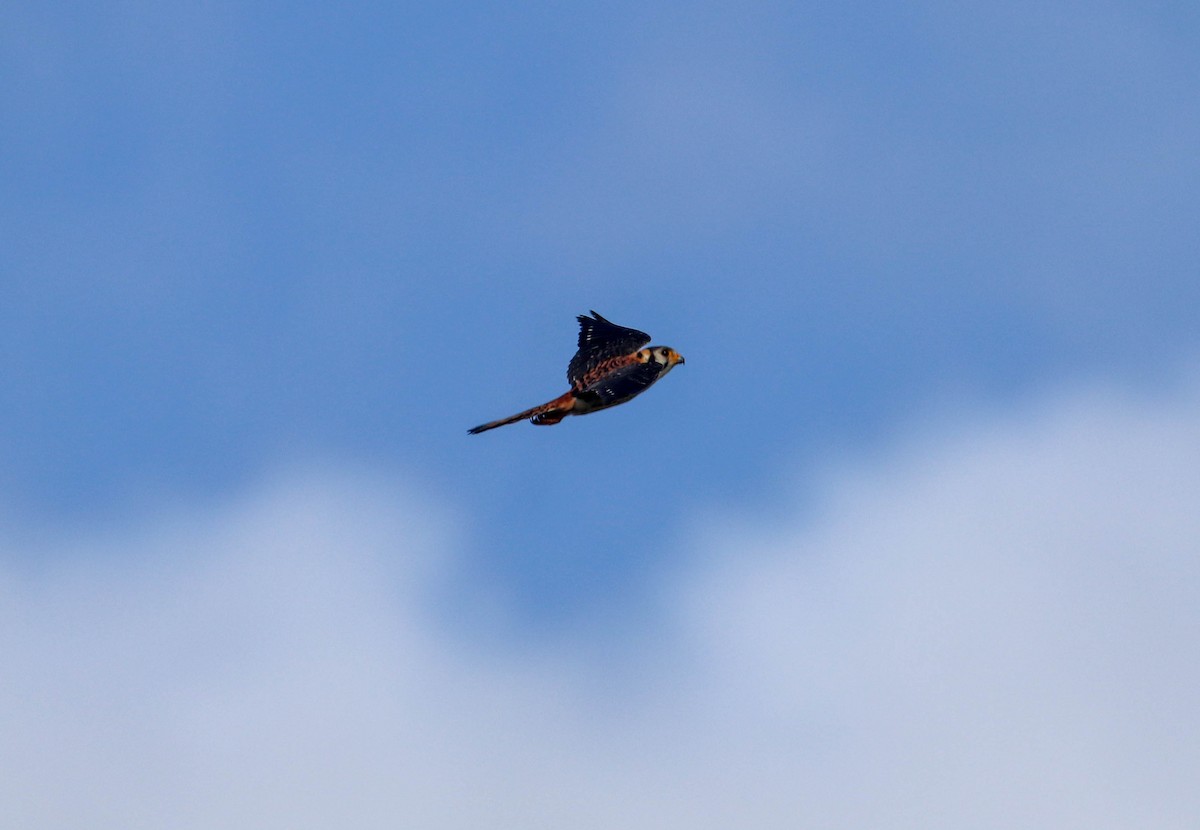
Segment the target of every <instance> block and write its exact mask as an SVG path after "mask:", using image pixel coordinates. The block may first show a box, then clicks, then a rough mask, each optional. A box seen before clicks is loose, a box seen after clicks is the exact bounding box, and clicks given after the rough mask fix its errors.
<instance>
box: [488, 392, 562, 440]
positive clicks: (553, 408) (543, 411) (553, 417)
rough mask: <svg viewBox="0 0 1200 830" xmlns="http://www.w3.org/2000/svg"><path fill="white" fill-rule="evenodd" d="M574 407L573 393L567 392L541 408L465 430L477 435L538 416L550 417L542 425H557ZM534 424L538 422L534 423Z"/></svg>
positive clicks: (534, 408) (537, 407) (527, 410)
mask: <svg viewBox="0 0 1200 830" xmlns="http://www.w3.org/2000/svg"><path fill="white" fill-rule="evenodd" d="M574 405H575V396H574V394H573V393H571V392H568V393H566V394H565V395H561V396H559V397H557V398H555V399H554V400H552V401H550V402H549V403H544V404H542V405H541V406H535V407H533V408H532V409H526V410H525V411H524V412H518V413H517V414H516V415H509V416H508V417H507V418H501V419H500V420H499V421H489V422H487V423H486V424H480V425H479V426H477V427H474V428H473V429H469V430H467V432H469V433H471V434H472V435H478V434H479V433H481V432H487V431H488V430H489V429H495V428H496V427H502V426H507V425H508V424H515V423H516V422H517V421H524V420H525V419H526V418H536V417H537V416H538V415H549V416H550V417H548V418H545V419H543V420H542V421H541V422H540V423H541V424H542V425H549V424H557V423H558V422H559V421H561V420H562V419H563V418H564V417H566V415H567V413H568V412H570V411H571V408H572V407H573V406H574ZM534 423H539V422H538V421H534Z"/></svg>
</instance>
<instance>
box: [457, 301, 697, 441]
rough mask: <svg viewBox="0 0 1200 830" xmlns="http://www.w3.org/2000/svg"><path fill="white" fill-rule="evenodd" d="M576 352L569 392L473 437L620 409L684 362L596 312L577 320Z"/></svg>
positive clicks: (494, 423)
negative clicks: (519, 424)
mask: <svg viewBox="0 0 1200 830" xmlns="http://www.w3.org/2000/svg"><path fill="white" fill-rule="evenodd" d="M578 320H579V351H577V352H576V353H575V356H574V357H573V358H571V363H570V365H569V366H568V367H567V380H568V381H570V383H571V390H570V391H569V392H567V393H565V394H563V395H560V396H559V397H557V398H555V399H554V400H552V401H549V402H548V403H544V404H542V405H541V406H535V407H533V408H532V409H526V410H525V411H524V412H518V413H517V414H516V415H511V416H509V417H507V418H501V419H500V420H499V421H491V422H489V423H486V424H480V425H479V426H477V427H475V428H474V429H472V430H469V432H471V433H472V434H477V433H480V432H486V431H487V430H489V429H495V428H496V427H502V426H504V425H506V424H514V423H516V422H517V421H523V420H525V419H526V418H528V419H529V421H530V422H531V423H534V424H537V425H539V426H549V425H551V424H557V423H558V422H559V421H561V420H562V419H563V418H565V417H567V416H568V415H586V414H588V413H589V412H595V411H597V410H600V409H607V408H608V407H610V406H616V405H617V404H621V403H625V402H626V401H628V400H630V399H632V398H634V397H636V396H638V395H640V394H641V393H642V392H645V391H646V390H647V389H649V388H650V386H651V385H653V384H654V382H655V381H657V380H658V379H659V378H661V377H663V376H664V375H665V374H666V373H667V372H669V371H671V369H673V368H674V367H675V366H676V365H678V364H681V363H683V362H684V360H683V356H682V355H681V354H679V352H677V351H675V350H674V349H672V348H671V347H670V346H651V347H650V348H644V347H645V346H646V344H647V343H649V342H650V335H648V334H646V333H645V332H644V331H638V330H637V329H627V328H625V327H624V326H618V325H616V324H615V323H611V322H609V321H608V320H605V319H604V318H603V317H601V316H600V315H599V314H597V313H596V312H594V311H593V312H592V316H591V317H583V316H580V317H579V318H578Z"/></svg>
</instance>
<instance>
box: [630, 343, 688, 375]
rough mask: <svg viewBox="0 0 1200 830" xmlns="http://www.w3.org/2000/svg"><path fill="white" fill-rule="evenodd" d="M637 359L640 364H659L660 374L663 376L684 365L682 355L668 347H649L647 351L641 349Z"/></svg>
mask: <svg viewBox="0 0 1200 830" xmlns="http://www.w3.org/2000/svg"><path fill="white" fill-rule="evenodd" d="M638 359H639V360H640V361H641V362H642V363H658V364H660V365H661V366H662V367H663V370H662V373H663V374H664V375H665V374H666V373H667V372H669V371H671V369H673V368H675V367H676V366H678V365H681V364H682V363H684V359H683V355H681V354H680V353H679V352H677V351H675V350H674V349H672V348H671V347H670V346H651V347H650V348H648V349H642V350H641V351H640V352H638Z"/></svg>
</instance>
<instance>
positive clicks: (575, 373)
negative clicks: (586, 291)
mask: <svg viewBox="0 0 1200 830" xmlns="http://www.w3.org/2000/svg"><path fill="white" fill-rule="evenodd" d="M577 319H578V320H579V351H577V352H576V353H575V356H574V357H573V358H571V363H570V365H569V366H567V380H568V381H570V383H571V386H572V387H573V388H575V389H580V388H582V387H583V385H584V383H585V381H584V377H585V376H586V375H587V374H588V373H589V372H590V371H591V370H593V369H595V368H596V367H597V366H599V365H600V364H601V363H602V362H604V361H605V360H610V359H612V358H614V357H621V356H623V355H627V354H631V353H633V352H636V351H637V350H638V349H640V348H642V347H643V346H645V345H646V344H647V343H649V342H650V335H648V334H646V332H644V331H638V330H637V329H627V328H625V327H624V326H618V325H617V324H616V323H612V322H609V321H608V320H605V319H604V318H603V317H601V316H600V315H599V314H597V313H596V312H595V311H593V312H592V316H591V317H584V316H582V315H580V316H579V317H578V318H577Z"/></svg>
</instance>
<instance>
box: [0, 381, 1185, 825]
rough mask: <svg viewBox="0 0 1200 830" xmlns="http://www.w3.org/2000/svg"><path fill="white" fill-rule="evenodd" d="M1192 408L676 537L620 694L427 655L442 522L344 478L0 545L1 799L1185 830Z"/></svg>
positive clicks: (324, 821) (509, 649) (476, 660)
mask: <svg viewBox="0 0 1200 830" xmlns="http://www.w3.org/2000/svg"><path fill="white" fill-rule="evenodd" d="M1197 416H1200V401H1198V399H1197V396H1196V395H1195V394H1194V389H1193V390H1192V391H1190V392H1188V393H1186V394H1180V395H1177V396H1175V397H1173V398H1170V399H1160V400H1157V401H1150V400H1139V399H1134V398H1133V397H1131V396H1128V395H1101V394H1089V395H1079V396H1075V397H1072V398H1069V399H1066V398H1064V399H1061V400H1059V401H1058V403H1056V404H1053V405H1047V406H1043V407H1041V408H1038V409H1036V410H1031V411H1029V412H1026V413H1022V414H1019V415H1013V416H1010V417H1009V418H1007V419H1005V420H996V419H983V418H972V419H969V421H970V423H968V424H967V425H965V426H962V427H960V428H958V429H957V430H956V431H954V432H953V433H952V434H947V432H946V431H945V430H940V431H938V432H936V433H932V434H930V435H928V436H925V437H923V438H920V439H914V440H913V441H912V442H911V443H910V444H909V445H908V447H907V448H906V449H905V450H903V451H899V452H896V453H894V454H893V455H892V456H891V457H890V458H888V459H883V460H880V459H876V460H874V461H872V462H870V463H865V464H861V465H859V466H858V467H856V468H846V467H843V468H842V469H840V470H835V471H832V472H829V473H827V474H825V475H822V476H818V477H817V480H816V482H815V484H813V483H810V488H809V489H810V491H811V492H813V493H816V494H819V495H818V497H816V498H815V499H814V500H812V502H811V503H808V504H804V503H798V504H797V507H796V511H795V512H796V515H797V516H802V518H797V519H794V520H793V521H791V522H790V523H787V524H783V525H782V526H779V527H775V528H764V527H762V526H761V525H759V526H756V527H750V528H747V527H740V526H737V525H735V524H734V523H732V522H731V523H729V524H727V525H725V526H724V529H723V530H720V529H714V528H715V526H714V528H710V529H708V530H707V531H706V532H704V533H703V534H701V535H702V536H703V539H704V540H703V541H701V542H699V543H698V544H699V546H700V547H701V548H702V549H703V551H704V554H705V555H704V556H702V557H700V558H699V564H696V561H695V560H693V565H692V566H691V567H690V570H689V571H688V572H686V573H681V574H679V575H678V578H677V580H676V581H675V582H674V584H673V585H671V586H669V587H668V589H667V590H665V591H664V595H663V600H662V602H663V607H664V612H665V618H666V619H667V620H668V621H669V623H668V624H666V625H664V626H663V628H662V629H659V630H655V631H648V632H647V633H646V639H645V642H643V643H641V644H640V646H641V648H643V649H645V650H647V651H649V652H650V656H651V658H652V659H650V660H648V661H646V665H647V666H651V668H646V669H645V670H644V671H643V672H642V673H641V674H640V675H636V674H634V673H632V672H619V671H618V672H616V673H615V674H614V676H615V677H617V678H619V679H612V678H609V677H608V676H607V675H605V673H604V670H603V669H596V667H595V666H594V665H591V666H590V667H589V655H590V654H592V653H594V651H595V649H594V646H595V643H594V642H580V643H574V644H572V643H567V644H566V645H567V646H568V647H571V646H574V649H573V651H574V653H573V654H572V653H568V649H564V650H563V652H562V653H558V652H555V651H551V650H537V649H533V648H530V647H521V646H519V645H512V644H509V645H508V646H506V647H505V648H504V649H501V650H492V651H488V650H485V649H484V648H482V647H481V646H480V645H479V644H477V643H476V644H471V643H468V642H464V641H463V640H462V639H461V638H458V637H456V636H454V635H452V634H451V633H449V632H448V631H447V630H446V629H445V627H444V626H442V625H440V624H439V623H438V619H439V615H442V614H444V611H445V609H444V607H443V608H442V609H441V610H438V609H437V608H436V605H437V603H439V602H444V601H445V600H446V599H447V597H448V596H449V594H448V593H447V591H446V586H445V584H444V582H443V580H444V577H445V576H446V574H447V573H448V572H449V571H450V569H452V564H451V563H452V560H451V559H450V554H449V552H450V551H451V550H452V549H453V547H454V542H453V539H451V538H450V537H448V536H447V535H445V528H448V527H450V526H451V520H450V518H449V517H447V516H444V515H443V516H439V514H438V512H437V510H436V509H433V508H431V506H430V505H428V504H425V503H423V502H422V501H421V500H420V499H418V498H414V497H413V496H412V495H411V494H407V493H404V492H397V491H395V490H394V489H392V488H389V487H387V486H384V485H382V484H381V483H380V482H378V481H374V480H371V479H368V478H362V477H357V478H356V477H346V478H341V479H333V480H331V479H329V478H327V477H323V476H317V475H300V476H291V477H287V478H286V480H284V481H282V482H280V483H278V484H277V485H276V486H273V487H267V488H264V490H263V491H262V492H260V493H257V494H253V495H251V496H247V497H246V498H245V499H243V500H242V502H241V503H239V504H233V505H227V506H226V507H224V508H220V509H205V510H197V511H196V512H195V513H194V514H193V515H190V516H182V517H179V516H176V517H174V518H171V519H160V520H158V521H154V522H148V523H147V525H148V526H147V527H145V528H142V529H140V530H133V531H129V532H108V533H106V534H94V536H95V538H91V539H81V540H76V541H58V542H49V541H47V542H44V543H42V544H40V545H32V546H31V545H29V544H25V545H23V546H22V550H20V551H16V550H14V548H15V543H14V544H9V545H7V546H6V547H7V548H8V552H7V554H6V555H5V556H4V558H3V559H2V560H0V562H3V563H5V564H3V565H0V649H2V651H3V654H4V672H3V675H0V734H3V735H4V736H5V737H4V741H3V742H0V807H2V808H3V812H4V814H5V815H6V817H8V820H9V821H10V822H11V823H12V824H13V826H21V827H28V828H49V827H68V826H71V827H78V826H88V827H97V828H104V827H114V828H116V827H120V828H130V827H164V826H170V827H184V828H187V827H216V826H220V827H255V828H262V827H287V828H303V827H328V826H355V827H368V828H369V827H376V826H379V827H385V826H386V827H397V826H399V827H422V828H425V827H464V826H478V827H482V826H486V827H514V828H516V827H522V828H524V827H531V826H535V827H536V826H555V827H635V828H636V827H646V828H662V827H687V828H696V827H729V826H746V827H788V828H791V827H797V826H818V827H856V826H862V827H921V828H937V827H947V828H951V827H953V828H960V827H973V828H979V827H1006V828H1007V827H1053V828H1056V830H1057V828H1064V827H1081V828H1082V827H1087V828H1089V829H1090V828H1103V827H1130V826H1137V827H1184V826H1186V825H1187V824H1188V823H1189V822H1190V821H1191V820H1192V819H1193V818H1194V816H1195V815H1197V814H1200V796H1198V795H1197V794H1196V791H1195V790H1196V788H1195V786H1194V780H1193V779H1194V773H1195V770H1196V769H1200V704H1198V703H1197V699H1196V695H1195V690H1196V689H1197V688H1200V662H1198V659H1197V656H1196V655H1197V650H1196V644H1197V642H1200V516H1198V512H1197V510H1196V505H1197V504H1200V426H1198V424H1200V418H1198V417H1197ZM802 501H803V500H798V502H802ZM580 655H583V656H580ZM630 661H631V662H634V658H632V657H631V658H630ZM606 683H607V684H609V685H607V686H606Z"/></svg>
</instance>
